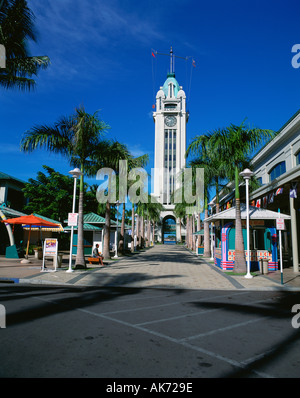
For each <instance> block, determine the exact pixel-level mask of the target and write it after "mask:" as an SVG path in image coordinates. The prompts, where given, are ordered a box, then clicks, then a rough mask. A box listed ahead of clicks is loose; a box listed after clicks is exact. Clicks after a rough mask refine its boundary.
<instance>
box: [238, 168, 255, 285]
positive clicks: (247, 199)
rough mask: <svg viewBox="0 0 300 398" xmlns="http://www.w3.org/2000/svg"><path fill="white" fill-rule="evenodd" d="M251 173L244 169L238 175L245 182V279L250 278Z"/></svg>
mask: <svg viewBox="0 0 300 398" xmlns="http://www.w3.org/2000/svg"><path fill="white" fill-rule="evenodd" d="M253 174H254V173H253V172H252V171H251V170H249V169H245V170H244V171H242V172H241V173H240V176H242V177H244V179H245V181H246V212H247V274H246V275H245V278H248V279H250V278H252V275H251V273H250V226H249V179H250V178H251V177H252V176H253Z"/></svg>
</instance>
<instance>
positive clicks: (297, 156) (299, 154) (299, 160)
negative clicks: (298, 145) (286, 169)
mask: <svg viewBox="0 0 300 398" xmlns="http://www.w3.org/2000/svg"><path fill="white" fill-rule="evenodd" d="M295 158H296V165H297V166H298V164H300V151H298V153H296V155H295Z"/></svg>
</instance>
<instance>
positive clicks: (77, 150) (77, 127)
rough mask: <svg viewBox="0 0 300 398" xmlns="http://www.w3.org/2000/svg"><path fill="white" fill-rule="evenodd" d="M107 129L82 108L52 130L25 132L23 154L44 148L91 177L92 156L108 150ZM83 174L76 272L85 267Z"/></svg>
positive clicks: (41, 129)
mask: <svg viewBox="0 0 300 398" xmlns="http://www.w3.org/2000/svg"><path fill="white" fill-rule="evenodd" d="M107 129H108V126H107V125H106V124H105V123H104V122H103V121H102V120H100V119H99V118H98V114H97V112H95V113H94V114H92V115H91V114H88V113H86V112H85V110H84V108H83V107H80V108H76V109H75V113H74V114H73V115H71V116H70V117H62V118H60V119H59V120H58V122H56V123H54V125H52V126H46V125H42V126H35V127H33V128H32V129H31V130H29V131H28V132H26V133H25V135H24V137H23V138H22V140H21V150H22V151H24V152H32V151H34V150H36V149H38V148H44V149H46V150H48V151H50V152H53V153H58V154H62V155H63V156H66V157H67V159H68V160H69V162H70V164H71V165H73V166H76V167H79V168H80V170H81V172H82V173H83V174H84V173H86V174H88V175H91V165H92V156H93V154H94V151H95V150H96V149H98V150H99V148H102V147H103V146H105V145H104V144H105V143H106V141H105V140H103V139H102V137H103V134H104V132H105V131H106V130H107ZM83 174H82V175H81V178H80V192H79V206H78V207H79V208H78V243H77V255H76V263H75V267H76V268H85V267H86V265H85V259H84V248H83V192H84V178H83Z"/></svg>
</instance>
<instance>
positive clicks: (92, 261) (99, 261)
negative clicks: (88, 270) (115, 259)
mask: <svg viewBox="0 0 300 398" xmlns="http://www.w3.org/2000/svg"><path fill="white" fill-rule="evenodd" d="M88 262H89V264H101V265H103V261H102V258H101V257H89V258H88Z"/></svg>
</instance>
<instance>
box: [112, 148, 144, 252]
mask: <svg viewBox="0 0 300 398" xmlns="http://www.w3.org/2000/svg"><path fill="white" fill-rule="evenodd" d="M148 161H149V155H148V154H145V155H142V156H138V157H136V158H134V157H133V156H129V157H128V158H127V176H126V177H127V192H126V196H128V193H129V190H130V187H131V186H132V185H133V184H134V182H135V181H134V180H129V179H128V175H129V173H130V172H132V171H133V170H134V169H139V168H144V167H145V166H146V164H147V163H148ZM129 199H130V198H129ZM131 217H132V222H131V224H132V239H131V240H132V244H131V251H134V237H133V234H134V229H133V228H134V203H132V211H131ZM124 237H125V203H123V212H122V222H121V239H120V246H119V249H120V252H122V253H124V250H125V246H124Z"/></svg>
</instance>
